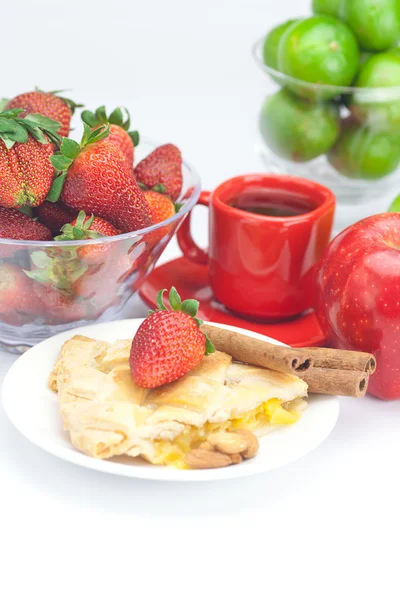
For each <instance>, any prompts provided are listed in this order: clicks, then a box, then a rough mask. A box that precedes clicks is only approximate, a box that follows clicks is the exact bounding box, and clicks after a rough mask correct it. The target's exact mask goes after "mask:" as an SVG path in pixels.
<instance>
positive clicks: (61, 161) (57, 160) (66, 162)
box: [50, 154, 72, 171]
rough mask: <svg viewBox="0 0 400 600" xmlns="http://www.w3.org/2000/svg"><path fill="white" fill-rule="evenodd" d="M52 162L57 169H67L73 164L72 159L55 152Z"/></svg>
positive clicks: (51, 158)
mask: <svg viewBox="0 0 400 600" xmlns="http://www.w3.org/2000/svg"><path fill="white" fill-rule="evenodd" d="M50 162H51V164H52V165H53V167H54V168H55V169H57V171H65V170H66V169H68V167H70V166H71V165H72V160H71V159H70V158H68V156H63V155H62V154H53V156H51V157H50Z"/></svg>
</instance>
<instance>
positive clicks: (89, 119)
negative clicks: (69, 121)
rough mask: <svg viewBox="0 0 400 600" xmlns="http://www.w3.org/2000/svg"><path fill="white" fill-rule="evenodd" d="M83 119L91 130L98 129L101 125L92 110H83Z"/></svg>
mask: <svg viewBox="0 0 400 600" xmlns="http://www.w3.org/2000/svg"><path fill="white" fill-rule="evenodd" d="M81 119H82V121H83V122H84V123H86V124H87V125H89V127H90V128H93V127H96V125H98V124H99V122H98V120H97V118H96V115H94V114H93V113H92V112H91V111H90V110H83V111H82V112H81Z"/></svg>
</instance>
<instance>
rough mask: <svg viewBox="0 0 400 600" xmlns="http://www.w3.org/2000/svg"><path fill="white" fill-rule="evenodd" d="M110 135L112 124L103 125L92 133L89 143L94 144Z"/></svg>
mask: <svg viewBox="0 0 400 600" xmlns="http://www.w3.org/2000/svg"><path fill="white" fill-rule="evenodd" d="M109 135H110V126H109V125H107V126H105V125H102V126H101V127H98V128H97V129H95V130H94V131H92V132H91V133H90V135H89V139H88V142H87V143H90V144H93V143H94V142H99V141H100V140H104V138H106V137H108V136H109Z"/></svg>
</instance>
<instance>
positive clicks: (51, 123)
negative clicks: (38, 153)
mask: <svg viewBox="0 0 400 600" xmlns="http://www.w3.org/2000/svg"><path fill="white" fill-rule="evenodd" d="M25 120H26V121H29V122H33V124H34V125H37V126H38V127H40V128H41V129H43V130H44V131H53V132H54V133H57V131H58V130H59V129H60V127H61V123H60V122H59V121H55V120H54V119H49V118H48V117H45V116H43V115H40V114H39V113H32V114H29V115H28V116H27V117H26V118H25Z"/></svg>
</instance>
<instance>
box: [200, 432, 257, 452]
mask: <svg viewBox="0 0 400 600" xmlns="http://www.w3.org/2000/svg"><path fill="white" fill-rule="evenodd" d="M207 441H208V442H209V443H210V444H211V445H212V446H214V448H215V449H216V450H218V451H219V452H223V453H224V454H240V453H241V452H243V451H245V450H247V447H248V444H249V442H248V440H247V438H246V437H243V436H241V435H240V433H237V432H236V431H235V432H229V431H216V432H215V433H211V434H210V435H209V436H208V438H207Z"/></svg>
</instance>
